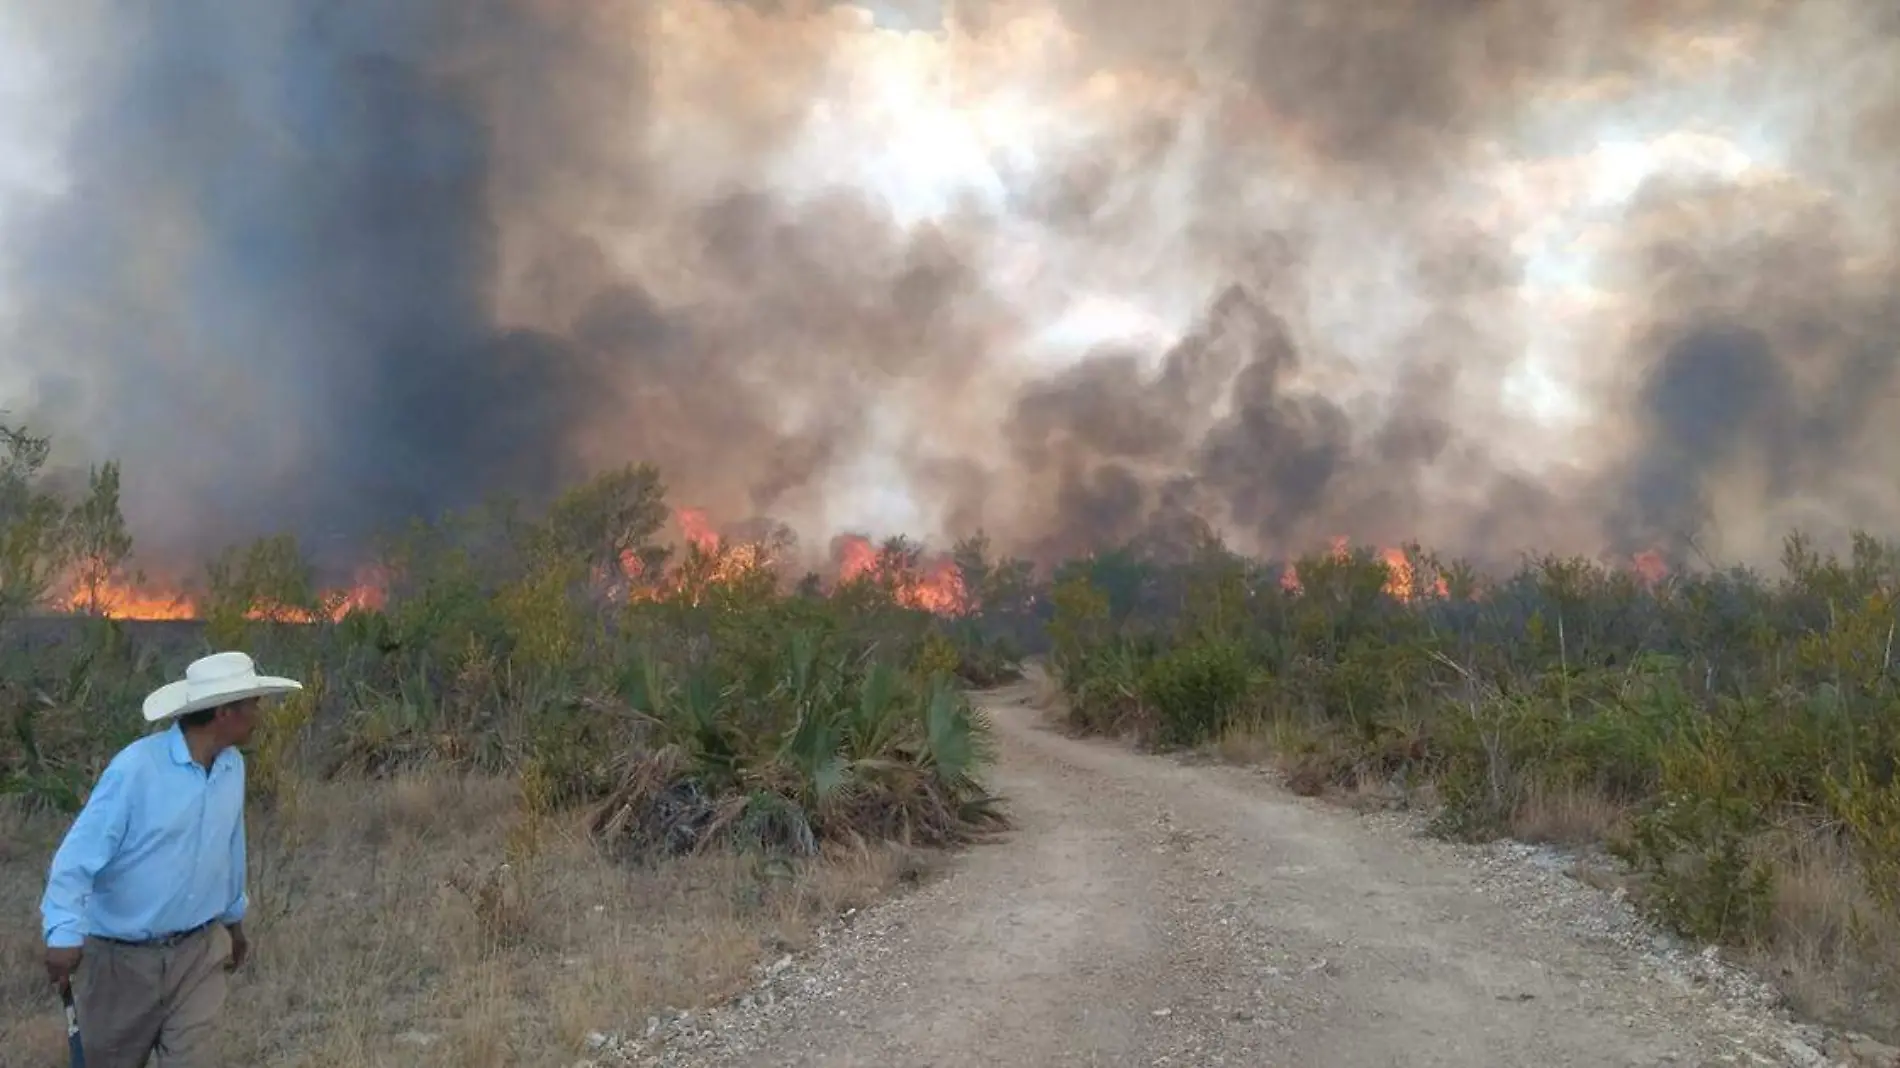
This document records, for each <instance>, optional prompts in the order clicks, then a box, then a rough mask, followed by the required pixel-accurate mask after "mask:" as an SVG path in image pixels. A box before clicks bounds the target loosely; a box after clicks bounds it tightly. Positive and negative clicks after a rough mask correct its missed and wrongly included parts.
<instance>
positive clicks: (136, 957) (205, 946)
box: [73, 924, 231, 1068]
mask: <svg viewBox="0 0 1900 1068" xmlns="http://www.w3.org/2000/svg"><path fill="white" fill-rule="evenodd" d="M230 955H231V936H230V935H229V934H227V933H225V930H224V928H223V927H220V926H218V925H216V924H213V925H212V926H211V927H208V928H206V929H205V930H203V931H200V932H198V933H197V934H194V935H192V936H191V937H190V938H187V939H185V940H184V941H182V942H180V943H178V944H177V945H174V946H166V947H162V948H161V947H155V946H126V945H119V944H117V943H113V942H103V941H100V940H99V939H96V938H88V939H86V949H85V953H84V954H83V955H82V956H81V958H80V964H79V970H78V971H77V972H76V973H74V975H73V1003H74V1005H75V1007H76V1008H77V1009H78V1010H79V1039H80V1044H81V1045H83V1046H84V1047H85V1050H86V1068H143V1066H144V1065H145V1064H146V1062H147V1058H149V1057H150V1056H151V1055H152V1054H153V1053H156V1054H158V1064H159V1065H160V1068H208V1066H210V1065H211V1064H212V1063H213V1058H214V1055H215V1054H214V1048H215V1046H216V1045H217V1034H216V1031H217V1021H218V1013H219V1011H220V1010H222V1009H223V1008H224V962H225V961H226V960H227V959H228V958H229V957H230Z"/></svg>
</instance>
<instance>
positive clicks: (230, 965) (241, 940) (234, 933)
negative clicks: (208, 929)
mask: <svg viewBox="0 0 1900 1068" xmlns="http://www.w3.org/2000/svg"><path fill="white" fill-rule="evenodd" d="M224 931H225V933H226V934H228V935H230V936H231V956H230V957H229V958H228V959H226V960H225V962H224V970H225V971H227V972H234V971H237V970H238V969H239V968H242V967H243V966H244V959H245V958H246V957H249V956H250V955H251V943H250V940H249V939H247V938H245V937H244V925H243V924H241V923H234V924H232V925H231V926H229V927H226V928H225V929H224Z"/></svg>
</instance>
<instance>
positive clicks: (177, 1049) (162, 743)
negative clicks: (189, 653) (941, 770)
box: [40, 653, 303, 1068]
mask: <svg viewBox="0 0 1900 1068" xmlns="http://www.w3.org/2000/svg"><path fill="white" fill-rule="evenodd" d="M301 689H303V686H302V685H301V684H299V683H297V682H294V681H292V680H290V679H282V678H275V677H272V676H267V675H259V674H258V673H257V669H256V666H255V665H254V664H253V663H252V662H251V658H250V657H248V656H246V655H244V654H243V653H216V654H214V655H211V656H207V657H205V658H203V659H201V660H197V661H194V662H193V663H192V664H191V666H190V667H188V668H186V669H185V677H184V678H183V679H181V680H179V681H177V682H173V683H171V684H169V685H167V686H164V687H161V688H160V689H158V690H156V691H154V692H153V693H152V694H151V695H150V696H148V697H147V698H146V699H145V719H146V721H147V722H148V723H166V722H171V723H172V726H171V727H170V729H168V730H164V731H159V732H157V733H154V734H150V735H147V736H146V737H144V738H141V739H139V740H138V741H136V742H133V743H132V744H131V745H128V746H126V747H125V748H124V749H122V750H120V751H119V754H118V755H117V756H115V757H113V758H112V763H110V764H109V765H107V766H106V770H105V772H104V774H102V775H100V776H99V783H98V785H97V786H96V787H94V789H93V791H92V796H91V797H89V798H87V799H86V805H85V808H83V809H82V810H80V813H79V818H78V819H76V820H74V821H73V825H72V829H71V830H69V831H67V832H66V840H65V841H64V842H62V843H60V847H59V851H58V852H57V853H55V854H54V855H53V863H52V867H51V870H50V871H49V872H48V875H47V881H46V896H45V897H44V898H43V899H42V900H41V902H40V914H41V919H42V921H43V924H44V931H45V936H46V974H47V976H48V977H49V978H50V979H51V980H52V981H53V985H54V986H55V987H57V988H59V989H60V990H62V991H64V990H66V989H69V988H70V989H71V990H72V993H73V1000H74V1003H75V1006H76V1007H77V1009H78V1012H79V1036H80V1043H81V1045H82V1046H83V1047H84V1048H85V1053H86V1063H87V1064H88V1065H89V1066H90V1068H140V1066H141V1065H144V1064H145V1063H146V1061H147V1059H148V1058H149V1057H150V1056H151V1055H152V1054H153V1053H156V1054H157V1055H158V1062H159V1064H160V1065H162V1066H163V1068H200V1066H203V1065H207V1064H209V1063H211V1061H210V1058H211V1057H212V1047H213V1046H214V1044H215V1042H214V1037H215V1036H214V1033H213V1032H214V1028H215V1024H216V1022H217V1016H218V1012H219V1010H220V1009H221V1008H222V1007H223V1005H224V973H225V972H226V971H229V970H232V969H235V968H237V967H238V966H239V965H241V964H243V963H244V958H245V957H246V956H247V955H248V953H249V943H248V942H246V940H245V937H244V926H243V923H244V913H245V909H246V907H247V905H248V899H247V897H246V895H245V889H244V861H245V856H244V757H243V756H242V755H241V754H240V753H239V752H238V750H237V747H238V746H240V745H242V744H243V743H244V742H245V741H246V740H247V739H249V738H250V736H251V732H252V730H253V729H255V727H256V716H257V708H258V704H259V702H260V701H261V700H262V699H263V698H265V697H269V696H275V695H278V694H285V693H290V692H292V691H295V690H301ZM82 962H83V964H82Z"/></svg>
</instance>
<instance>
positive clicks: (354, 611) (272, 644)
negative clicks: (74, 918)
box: [0, 428, 1026, 857]
mask: <svg viewBox="0 0 1900 1068" xmlns="http://www.w3.org/2000/svg"><path fill="white" fill-rule="evenodd" d="M0 446H3V447H5V448H6V449H8V450H10V451H9V452H6V453H5V454H4V455H0V557H4V559H0V657H3V658H4V659H0V699H4V705H3V706H0V707H4V709H5V712H4V716H5V719H4V721H3V722H0V727H4V734H0V793H10V794H18V795H24V796H25V797H26V798H27V799H28V801H29V803H30V804H32V805H35V806H39V807H46V808H57V809H63V810H67V811H71V810H74V809H76V808H77V807H78V806H79V805H80V804H81V802H82V800H83V797H84V791H85V790H86V789H87V787H88V786H89V785H90V783H91V782H92V781H93V780H94V779H95V778H96V776H97V774H98V772H99V770H100V769H101V767H102V766H103V764H104V761H105V760H107V759H109V758H110V757H111V755H112V753H113V752H114V751H116V750H117V749H118V748H119V747H120V746H123V745H124V744H126V743H127V742H129V741H131V740H132V739H133V738H135V737H137V735H138V733H139V731H140V730H141V729H142V725H141V724H140V721H139V720H138V719H137V718H136V714H135V712H134V711H133V710H134V709H135V708H136V706H137V704H138V703H139V701H140V700H141V699H142V697H143V696H144V694H145V693H146V692H148V691H149V690H150V689H152V688H154V687H155V686H157V685H159V684H161V683H162V682H163V681H165V679H166V678H167V677H175V676H176V674H177V672H178V671H179V670H180V669H181V668H182V667H183V665H184V663H185V662H186V661H188V660H190V659H191V658H192V657H194V656H197V655H201V654H202V653H203V652H205V651H207V650H208V649H210V648H214V647H219V648H229V647H235V648H240V649H244V650H247V651H249V652H251V653H252V654H253V655H255V656H256V657H257V658H258V659H259V661H260V662H261V663H263V664H266V665H268V666H269V667H270V668H271V669H272V670H275V671H282V672H284V673H287V674H295V675H297V676H298V677H300V678H302V679H304V680H305V681H306V687H307V688H306V690H305V691H304V692H303V693H302V694H299V695H297V696H295V697H293V698H291V699H287V700H285V701H283V702H280V703H277V704H275V705H273V706H272V707H271V708H270V709H269V711H268V714H267V715H266V717H265V718H264V720H263V722H262V723H261V725H260V730H259V732H258V734H257V735H256V737H255V738H254V740H253V744H252V745H251V747H250V753H249V759H248V764H249V771H250V774H249V776H248V783H249V787H250V790H251V792H252V795H253V800H254V801H255V802H256V803H257V804H260V805H264V806H294V805H295V804H296V803H297V797H298V784H299V782H300V781H302V780H303V779H305V778H306V777H331V778H334V777H351V776H390V775H395V774H398V773H402V772H408V771H417V770H423V769H429V770H432V771H437V772H447V773H451V774H453V773H457V772H474V771H481V772H488V773H499V774H505V775H510V776H513V777H514V778H515V779H516V780H517V781H518V782H519V783H520V785H521V789H522V793H523V797H524V798H525V799H526V801H527V805H526V811H527V812H528V813H530V814H531V815H532V816H533V818H534V819H535V820H539V819H542V818H544V817H545V815H546V814H548V813H552V812H555V811H559V810H561V809H564V808H567V809H571V808H586V809H590V810H591V811H592V819H593V826H594V827H595V830H596V831H597V833H598V834H600V836H601V837H602V840H603V842H604V843H605V844H607V845H609V846H610V847H611V848H613V849H614V850H616V851H621V852H629V853H635V854H638V853H642V852H658V853H661V854H664V853H674V852H680V851H683V850H687V849H702V848H705V847H707V846H709V845H714V844H744V845H748V846H752V847H762V848H766V849H770V850H774V851H787V852H791V853H800V854H810V853H811V852H812V851H813V850H814V849H815V848H816V847H817V845H818V844H819V843H821V842H824V841H827V840H837V841H857V840H868V839H882V838H890V839H898V840H903V841H913V842H919V843H929V844H947V843H952V842H957V841H962V840H965V839H967V838H969V837H970V836H972V835H973V834H976V833H978V832H980V831H982V830H984V829H986V828H989V827H994V826H998V825H1000V823H1001V816H1000V810H999V809H998V807H997V804H996V801H995V799H994V798H992V797H991V796H990V795H989V794H988V792H987V791H986V790H985V788H984V787H983V785H982V777H981V775H982V769H983V766H984V764H985V762H986V761H987V760H988V759H989V758H990V755H991V751H990V742H989V738H988V724H987V722H986V721H985V720H984V719H983V718H982V716H981V715H979V714H978V713H977V712H976V711H975V710H974V709H973V708H972V707H971V705H970V704H969V702H968V700H967V699H966V698H965V697H964V696H963V695H962V693H961V692H960V691H958V690H957V689H956V688H955V687H954V686H953V685H952V683H951V682H950V681H949V680H951V679H953V678H955V677H957V676H958V675H962V676H964V677H965V678H969V679H970V680H971V681H975V682H983V683H987V682H993V681H995V680H998V679H1002V678H1006V677H1008V676H1009V674H1010V672H1011V670H1012V665H1011V664H1010V662H1009V660H1008V657H1007V654H1006V644H1005V642H1004V641H1003V640H1002V639H1000V638H999V637H998V631H997V630H996V627H995V626H994V623H993V621H990V620H986V619H985V618H983V617H982V616H981V615H980V613H977V612H974V611H964V612H963V613H962V614H960V615H956V616H946V615H943V614H938V613H933V612H932V611H927V610H924V609H923V608H920V607H915V606H914V602H916V601H918V600H919V598H917V597H915V596H913V594H914V588H913V587H914V585H915V584H916V583H919V582H921V581H923V579H924V578H925V577H926V576H925V575H924V568H923V556H922V554H921V551H920V550H918V549H916V548H915V547H913V546H910V545H908V543H901V542H894V543H891V544H889V545H887V546H886V547H885V549H884V550H883V552H882V553H881V554H880V556H879V558H878V562H877V564H876V566H875V567H874V568H873V569H872V570H870V571H869V572H867V573H866V574H865V575H862V576H859V577H858V578H857V579H856V580H855V581H851V582H847V583H844V584H842V585H840V586H839V587H837V588H836V589H833V590H826V589H824V588H823V585H822V584H819V585H816V586H813V585H810V584H806V585H805V586H803V587H801V588H788V585H787V583H786V582H785V581H784V579H783V576H781V574H780V572H779V569H778V566H777V563H776V558H775V554H776V553H777V552H779V551H780V550H782V549H783V548H784V547H785V545H786V542H785V540H784V539H783V538H779V537H777V536H772V537H768V538H767V539H765V540H762V541H760V542H757V543H741V544H723V543H722V544H719V545H697V544H696V545H693V546H690V547H689V548H688V551H687V552H686V553H685V554H683V555H681V556H680V557H679V558H678V559H677V560H675V559H674V558H673V556H672V554H670V553H669V552H668V551H667V549H666V548H665V547H664V546H661V545H659V544H656V543H655V539H656V537H657V536H658V534H659V532H660V531H661V529H662V527H663V526H664V525H665V522H666V518H667V516H668V514H669V509H668V508H667V506H666V504H665V499H664V494H665V488H664V486H663V485H662V483H661V482H660V479H659V476H658V473H657V472H655V471H654V470H653V469H652V468H650V467H631V468H625V469H622V470H619V471H611V472H608V473H606V474H604V475H602V476H601V477H599V478H597V479H595V480H593V481H591V482H588V483H586V484H584V485H581V486H578V487H575V488H573V489H571V490H569V491H568V492H566V493H564V494H562V495H561V496H560V497H559V498H558V499H557V500H555V501H554V502H553V503H552V505H551V506H550V507H549V508H548V509H546V510H545V511H544V512H541V513H539V514H535V513H532V512H529V511H527V510H525V509H523V508H520V507H518V506H516V505H514V504H511V503H508V502H497V503H495V504H493V505H491V506H489V507H485V508H483V509H479V510H476V511H473V512H470V513H468V514H464V515H459V516H449V517H444V518H441V519H437V520H432V521H429V522H417V523H414V524H412V525H411V526H410V527H409V528H408V529H406V530H403V531H399V532H394V533H393V534H392V536H390V537H389V538H387V539H386V540H385V541H384V542H383V543H382V545H381V547H380V553H379V556H378V559H376V560H374V561H370V562H367V563H368V566H366V567H365V568H364V569H363V574H364V575H366V576H369V577H370V578H372V579H373V580H374V588H365V589H359V590H345V591H335V590H330V591H326V589H325V588H324V585H323V584H322V583H321V582H319V580H318V574H317V571H316V569H315V568H314V567H313V566H312V565H311V563H310V562H309V560H308V558H307V557H306V556H305V554H304V552H303V550H302V548H301V546H299V545H298V543H297V542H296V541H295V540H294V539H293V538H290V537H288V536H280V537H270V538H265V539H262V540H259V541H257V542H254V543H251V544H248V545H238V546H232V547H229V548H227V549H226V550H224V551H223V552H222V553H220V554H218V555H217V556H216V557H215V558H213V559H212V560H210V561H209V562H208V563H207V565H206V567H205V573H204V576H203V581H202V582H201V583H200V585H199V589H198V591H197V593H196V595H195V596H193V597H192V598H190V603H191V605H192V606H193V607H195V608H196V612H195V613H194V614H195V615H197V616H198V617H199V618H197V619H195V620H190V621H179V622H176V623H137V622H121V621H118V620H114V619H109V618H103V616H105V615H108V614H110V611H111V606H110V605H109V604H107V603H106V598H105V597H104V591H107V590H109V589H110V588H112V587H113V586H115V585H116V584H122V583H126V582H130V581H132V580H133V579H134V578H135V576H130V575H127V574H125V565H126V563H127V561H128V560H129V557H130V552H131V544H130V539H129V537H128V536H127V535H126V533H125V525H124V522H123V519H122V518H121V517H120V515H119V512H118V472H117V468H116V467H111V466H108V467H107V468H105V469H102V470H100V471H95V472H94V473H93V476H92V479H91V480H90V482H89V483H88V488H87V490H86V492H85V494H84V495H83V496H81V497H79V498H76V499H69V498H67V497H64V496H62V495H61V494H59V493H58V492H56V491H55V490H54V489H53V488H52V486H51V484H50V483H48V482H47V481H46V480H45V479H43V478H42V477H41V472H42V471H43V469H44V466H45V463H46V458H47V454H48V448H47V445H46V443H45V442H44V441H43V440H42V439H38V438H34V437H31V436H30V435H26V434H24V433H21V432H12V431H5V428H0ZM959 554H960V555H959V557H958V560H959V566H962V567H965V568H968V569H972V570H973V572H976V573H981V574H982V575H985V576H988V577H987V578H986V579H985V580H984V581H985V583H986V585H985V586H984V589H985V590H986V591H987V593H988V595H989V596H991V597H992V598H1003V599H1004V600H1007V597H1006V596H1005V595H1007V594H1009V593H1010V590H1011V589H1012V588H1013V587H1011V586H1010V585H1009V582H1010V581H1015V580H1016V578H1020V568H1015V567H1013V565H1008V564H1007V563H1006V564H1004V565H992V564H990V563H988V562H987V560H986V557H985V546H983V545H981V544H971V545H965V546H962V547H960V549H959ZM998 576H1001V577H1000V578H999V577H998ZM1011 576H1015V578H1011ZM1005 579H1008V580H1009V581H1005ZM946 589H947V590H948V592H949V593H951V594H954V592H955V588H954V586H950V587H946ZM70 590H77V591H79V592H78V594H69V591H70ZM1022 600H1023V601H1025V602H1026V597H1025V598H1022ZM9 606H11V607H9ZM74 607H80V608H85V609H91V610H93V613H94V617H93V618H84V617H81V618H74V617H73V616H71V615H70V614H69V612H70V610H71V609H72V608H74ZM935 607H937V608H938V609H939V612H946V611H955V610H958V609H959V608H960V607H962V606H959V605H956V604H954V603H947V604H937V605H935ZM1021 607H1022V606H1021V604H1017V605H1016V606H1015V608H1016V610H1020V609H1021ZM517 837H519V838H520V839H521V843H520V845H521V850H522V851H523V856H524V857H526V856H527V853H528V852H529V851H531V845H532V839H533V838H534V834H533V828H532V827H526V828H524V829H523V830H522V834H521V835H519V836H517Z"/></svg>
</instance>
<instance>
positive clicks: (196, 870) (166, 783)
mask: <svg viewBox="0 0 1900 1068" xmlns="http://www.w3.org/2000/svg"><path fill="white" fill-rule="evenodd" d="M248 905H249V901H248V899H247V897H246V895H245V890H244V757H243V755H242V754H240V753H239V752H238V751H237V750H236V749H226V750H224V751H223V752H222V753H219V754H218V756H217V759H215V760H213V761H212V762H211V770H210V772H208V773H207V772H206V771H205V769H204V766H203V765H202V764H199V763H198V762H196V761H194V760H192V759H191V752H190V750H189V749H187V748H186V746H185V735H184V732H183V731H182V730H181V729H180V728H179V727H178V726H177V725H176V724H174V725H173V726H172V728H171V729H170V730H168V731H161V732H159V733H157V734H150V735H147V736H145V737H143V738H140V739H139V740H138V741H136V742H133V743H132V744H131V745H128V746H126V747H125V748H124V749H121V750H120V751H119V755H118V756H115V757H113V758H112V763H110V764H108V765H107V766H106V770H105V773H104V774H102V775H100V776H99V785H98V786H96V787H94V788H93V791H92V796H91V797H89V798H87V799H86V807H85V808H83V809H81V810H80V812H79V818H78V819H76V820H74V821H73V825H72V829H71V830H69V831H67V832H66V840H65V841H64V842H61V843H60V847H59V852H57V853H55V854H53V863H52V868H51V870H50V871H49V872H48V873H47V879H46V896H45V897H44V898H43V899H41V901H40V918H41V921H42V926H43V928H44V933H45V936H46V944H47V945H48V946H53V947H71V946H78V945H82V944H84V942H85V937H86V936H87V935H99V936H103V937H106V938H117V939H121V940H124V941H131V942H138V941H144V940H146V939H149V938H158V937H162V936H164V935H168V934H173V933H176V932H178V931H188V930H191V929H192V928H194V927H198V926H200V925H202V924H205V923H207V922H209V921H211V920H218V921H220V922H222V923H226V924H232V923H237V922H238V921H239V920H242V919H243V918H244V912H245V909H246V908H247V906H248Z"/></svg>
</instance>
